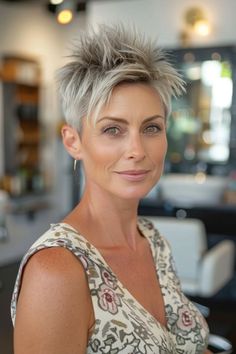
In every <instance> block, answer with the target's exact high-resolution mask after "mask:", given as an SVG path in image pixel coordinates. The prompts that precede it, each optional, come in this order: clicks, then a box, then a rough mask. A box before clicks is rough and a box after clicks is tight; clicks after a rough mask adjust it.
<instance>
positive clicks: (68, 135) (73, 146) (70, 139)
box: [61, 124, 82, 160]
mask: <svg viewBox="0 0 236 354" xmlns="http://www.w3.org/2000/svg"><path fill="white" fill-rule="evenodd" d="M61 135H62V141H63V144H64V146H65V149H66V150H67V152H68V153H69V154H70V155H71V156H72V157H73V159H75V160H81V157H82V154H81V140H80V136H79V133H78V132H77V130H76V129H75V128H73V127H71V126H70V125H67V124H65V125H63V126H62V128H61Z"/></svg>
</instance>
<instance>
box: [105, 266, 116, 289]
mask: <svg viewBox="0 0 236 354" xmlns="http://www.w3.org/2000/svg"><path fill="white" fill-rule="evenodd" d="M102 279H103V280H104V282H105V284H106V285H107V286H109V287H110V288H112V289H114V288H115V285H116V284H115V279H114V277H113V276H112V275H111V274H110V273H109V272H108V271H107V270H102Z"/></svg>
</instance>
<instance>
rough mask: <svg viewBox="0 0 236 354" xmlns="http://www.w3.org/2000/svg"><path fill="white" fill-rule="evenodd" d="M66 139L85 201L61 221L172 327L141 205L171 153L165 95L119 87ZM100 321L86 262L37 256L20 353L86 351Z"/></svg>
mask: <svg viewBox="0 0 236 354" xmlns="http://www.w3.org/2000/svg"><path fill="white" fill-rule="evenodd" d="M62 138H63V143H64V146H65V148H66V150H67V151H68V152H69V154H70V155H71V156H72V157H73V158H74V159H76V160H81V161H82V163H83V167H84V173H85V189H84V193H83V196H82V199H81V201H80V203H79V204H78V205H77V206H76V207H75V209H74V210H72V212H71V213H70V214H69V215H67V216H66V218H65V219H64V220H63V222H65V223H68V224H70V225H71V226H73V227H74V228H75V229H77V230H78V231H79V233H80V234H82V235H83V236H84V237H86V239H87V240H88V241H89V242H90V243H91V244H93V245H94V246H95V247H96V248H97V249H98V250H99V252H100V253H101V254H102V256H103V257H104V259H105V260H106V262H107V263H108V264H109V266H110V267H111V269H112V270H113V271H114V273H115V274H116V276H117V277H118V279H119V280H120V281H121V282H122V283H123V285H124V286H125V287H126V288H127V289H128V291H129V292H130V293H131V294H132V295H133V296H134V297H135V298H136V299H137V301H139V303H140V304H142V306H143V307H144V308H146V310H147V311H149V313H150V314H152V316H153V317H155V318H156V319H157V320H158V321H159V322H160V323H161V324H162V325H163V326H166V317H165V309H164V302H163V297H162V293H161V289H160V285H159V281H158V278H157V275H156V270H155V265H154V261H153V258H152V255H151V251H150V247H149V244H148V241H147V240H146V238H144V237H142V236H141V234H140V233H139V231H138V229H137V208H138V203H139V200H140V198H142V197H144V196H145V195H146V194H147V193H148V192H149V191H150V190H151V188H152V187H153V186H154V185H155V184H156V183H157V182H158V180H159V179H160V176H161V174H162V170H163V164H164V159H165V155H166V150H167V140H166V118H165V110H164V106H163V103H162V101H161V99H160V96H159V94H158V93H157V91H156V90H155V89H154V88H152V87H151V86H149V85H147V84H144V83H132V84H128V83H124V84H120V85H118V86H117V87H115V89H114V90H113V93H112V95H111V99H110V101H109V103H108V104H107V105H106V106H104V107H103V108H102V110H101V111H100V112H99V116H98V119H97V121H96V122H95V123H94V122H93V117H89V119H88V120H87V119H86V117H84V119H83V128H82V132H80V133H78V132H77V131H76V129H74V128H73V127H71V126H68V125H65V126H64V127H63V128H62ZM127 269H128V270H129V271H127ZM39 278H40V284H39V282H38V281H36V280H37V279H39ZM52 290H53V291H52ZM29 303H30V307H29V306H28V304H29ZM45 319H46V320H45ZM94 322H95V317H94V313H93V306H92V303H91V298H90V294H89V289H88V285H87V280H86V276H85V274H84V270H83V268H82V265H81V264H80V262H78V261H77V260H76V259H75V257H74V256H73V255H72V254H70V253H69V252H68V251H67V250H65V249H63V248H62V249H46V250H43V251H40V252H38V253H36V254H35V255H33V257H31V259H30V260H29V262H28V264H27V266H26V269H25V272H24V277H23V283H22V288H21V293H20V297H19V302H18V308H17V317H16V327H15V354H32V353H34V354H41V353H44V354H65V353H71V354H73V353H76V354H84V353H86V346H87V342H88V339H89V337H90V335H91V333H92V329H93V326H94ZM71 333H73V334H74V335H73V336H72V337H73V338H71ZM207 353H210V352H209V351H206V352H205V354H207Z"/></svg>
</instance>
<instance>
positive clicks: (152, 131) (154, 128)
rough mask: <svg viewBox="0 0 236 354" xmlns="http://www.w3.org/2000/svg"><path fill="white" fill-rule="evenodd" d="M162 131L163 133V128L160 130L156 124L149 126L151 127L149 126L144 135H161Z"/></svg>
mask: <svg viewBox="0 0 236 354" xmlns="http://www.w3.org/2000/svg"><path fill="white" fill-rule="evenodd" d="M160 131H161V128H160V127H159V126H158V125H156V124H152V125H149V126H147V127H146V128H145V129H144V133H145V134H150V135H152V134H157V133H159V132H160Z"/></svg>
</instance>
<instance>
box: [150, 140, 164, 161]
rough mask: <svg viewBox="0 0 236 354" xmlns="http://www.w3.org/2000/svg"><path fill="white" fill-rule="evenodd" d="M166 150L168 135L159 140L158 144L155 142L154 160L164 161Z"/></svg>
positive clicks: (152, 153) (152, 152)
mask: <svg viewBox="0 0 236 354" xmlns="http://www.w3.org/2000/svg"><path fill="white" fill-rule="evenodd" d="M166 152H167V139H166V137H163V139H161V140H159V141H158V142H157V144H154V145H153V146H152V147H151V155H152V160H153V161H155V162H162V161H164V159H165V156H166Z"/></svg>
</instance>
